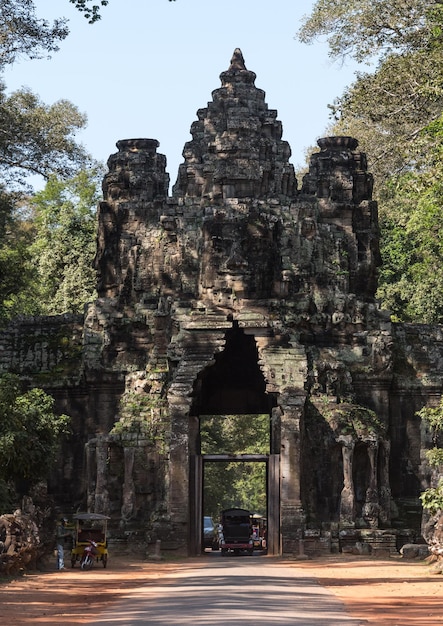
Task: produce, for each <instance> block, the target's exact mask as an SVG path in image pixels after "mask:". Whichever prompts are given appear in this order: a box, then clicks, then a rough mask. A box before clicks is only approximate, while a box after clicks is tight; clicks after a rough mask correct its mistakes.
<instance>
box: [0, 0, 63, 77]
mask: <svg viewBox="0 0 443 626" xmlns="http://www.w3.org/2000/svg"><path fill="white" fill-rule="evenodd" d="M68 32H69V31H68V29H67V27H66V20H65V19H58V20H55V21H54V23H53V24H52V25H50V24H49V23H48V22H47V21H46V20H42V19H38V18H37V17H36V15H35V3H34V2H33V0H2V1H1V3H0V70H1V69H2V67H4V66H5V65H8V64H11V63H14V62H15V61H18V60H20V59H21V58H30V59H41V58H43V57H45V56H49V54H50V53H51V52H56V51H57V50H58V42H59V41H62V40H63V39H65V37H66V36H67V35H68Z"/></svg>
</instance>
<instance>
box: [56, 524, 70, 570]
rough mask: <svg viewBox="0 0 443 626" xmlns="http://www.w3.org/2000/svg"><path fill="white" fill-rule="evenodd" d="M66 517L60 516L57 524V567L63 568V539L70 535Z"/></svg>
mask: <svg viewBox="0 0 443 626" xmlns="http://www.w3.org/2000/svg"><path fill="white" fill-rule="evenodd" d="M67 521H68V520H67V519H66V518H65V517H62V518H61V520H60V522H59V523H58V524H57V530H56V534H57V569H58V570H62V569H65V541H66V537H69V536H70V535H71V533H70V531H69V530H68V529H67V528H66V524H67Z"/></svg>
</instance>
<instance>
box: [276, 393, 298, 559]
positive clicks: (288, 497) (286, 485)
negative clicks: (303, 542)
mask: <svg viewBox="0 0 443 626" xmlns="http://www.w3.org/2000/svg"><path fill="white" fill-rule="evenodd" d="M303 404H304V397H303V398H300V397H297V396H291V397H286V398H285V399H284V400H283V402H282V404H281V408H282V410H283V414H282V416H281V446H280V480H281V485H280V497H281V504H280V527H281V537H282V552H283V554H297V553H298V550H299V540H300V539H301V538H302V537H303V526H304V515H303V509H302V504H301V499H300V419H301V416H302V413H303Z"/></svg>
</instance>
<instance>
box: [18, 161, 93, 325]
mask: <svg viewBox="0 0 443 626" xmlns="http://www.w3.org/2000/svg"><path fill="white" fill-rule="evenodd" d="M99 173H100V172H99V171H97V170H89V171H85V170H83V171H81V172H79V173H78V174H77V175H76V176H74V177H73V178H71V179H69V180H60V179H58V178H56V177H55V176H51V177H50V179H49V180H48V183H47V184H46V187H45V189H44V190H42V191H40V192H38V193H36V194H35V195H34V196H33V197H32V198H31V199H30V202H29V207H30V209H31V210H32V212H33V224H34V229H35V238H34V243H33V244H32V246H31V248H30V255H31V263H32V266H33V267H34V268H35V271H36V283H34V284H33V285H32V289H33V292H34V295H33V298H34V300H35V307H34V311H35V312H39V313H45V314H55V313H65V312H69V313H81V312H82V311H83V308H84V305H85V303H86V302H88V301H91V300H92V299H93V298H94V296H95V291H94V289H95V282H96V277H95V270H94V268H93V259H94V255H95V249H96V246H95V233H96V215H95V209H96V205H97V202H98V199H99V182H98V181H99V178H100V176H99ZM30 297H31V296H30Z"/></svg>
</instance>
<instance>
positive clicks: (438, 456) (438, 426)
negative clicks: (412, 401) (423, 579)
mask: <svg viewBox="0 0 443 626" xmlns="http://www.w3.org/2000/svg"><path fill="white" fill-rule="evenodd" d="M417 415H418V416H419V417H420V418H421V419H422V420H424V421H425V422H427V424H428V425H429V427H430V429H431V435H432V441H433V443H434V447H433V448H432V449H431V450H428V451H427V453H426V456H427V459H428V461H429V464H430V465H431V466H433V467H435V468H436V469H437V470H439V469H440V470H441V468H443V448H442V447H441V445H439V444H440V443H441V441H440V437H441V434H442V433H443V398H441V399H440V403H439V404H438V406H436V407H423V408H422V409H421V410H420V411H418V412H417ZM420 500H421V502H422V505H423V508H424V509H427V510H429V512H430V513H431V515H434V514H435V513H437V512H438V511H443V478H440V480H439V482H438V485H437V487H430V488H429V489H426V490H425V491H424V492H423V493H422V494H421V495H420Z"/></svg>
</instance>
